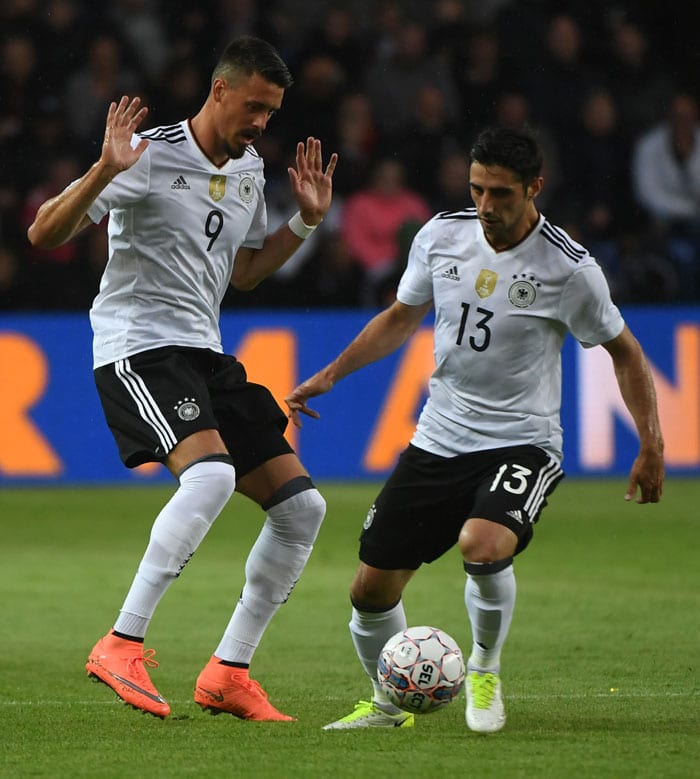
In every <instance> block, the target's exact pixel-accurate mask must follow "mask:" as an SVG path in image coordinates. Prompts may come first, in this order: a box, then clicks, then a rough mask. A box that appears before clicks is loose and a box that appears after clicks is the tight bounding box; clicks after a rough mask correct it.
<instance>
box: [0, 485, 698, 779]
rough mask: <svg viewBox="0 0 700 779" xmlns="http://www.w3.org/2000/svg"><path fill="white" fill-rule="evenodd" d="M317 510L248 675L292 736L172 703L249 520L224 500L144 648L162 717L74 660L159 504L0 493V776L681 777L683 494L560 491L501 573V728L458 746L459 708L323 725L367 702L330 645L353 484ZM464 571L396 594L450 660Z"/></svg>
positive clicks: (684, 771)
mask: <svg viewBox="0 0 700 779" xmlns="http://www.w3.org/2000/svg"><path fill="white" fill-rule="evenodd" d="M321 488H322V491H323V493H324V495H325V496H326V499H327V501H328V515H327V518H326V522H325V524H324V526H323V528H322V530H321V534H320V536H319V539H318V542H317V544H316V548H315V550H314V553H313V556H312V558H311V560H310V562H309V564H308V566H307V569H306V572H305V574H304V576H303V577H302V578H301V581H300V582H299V584H298V585H297V588H296V590H295V592H294V593H293V595H292V597H291V598H290V600H289V602H288V603H287V604H286V605H285V606H283V607H282V608H281V609H280V611H279V612H278V614H277V616H276V617H275V619H274V620H273V622H272V624H271V626H270V628H269V630H268V632H267V634H266V635H265V637H264V640H263V642H262V644H261V646H260V648H259V649H258V652H257V655H256V657H255V659H254V662H253V667H252V669H251V670H252V675H253V676H254V677H255V678H257V679H258V680H260V681H261V683H262V684H263V685H264V687H265V688H266V689H267V691H268V693H269V695H270V699H271V700H272V702H273V703H275V704H276V705H278V706H279V707H280V708H281V709H282V710H283V711H285V712H289V713H290V714H293V715H295V716H296V717H298V722H295V723H289V724H288V723H250V722H242V721H240V720H237V719H234V718H233V717H230V716H227V715H221V716H218V717H212V716H210V715H206V714H204V713H203V712H201V711H200V709H199V708H198V707H197V706H196V705H195V704H194V702H193V700H192V689H193V684H194V680H195V678H196V676H197V674H198V673H199V670H200V669H201V667H202V666H203V665H204V663H205V662H206V661H207V659H208V658H209V656H210V654H211V653H212V652H213V650H214V648H215V647H216V645H217V643H218V640H219V637H220V634H221V632H222V631H223V629H224V627H225V625H226V623H227V621H228V618H229V616H230V613H231V610H232V608H233V605H234V603H235V600H236V598H237V595H238V593H239V592H240V588H241V585H242V576H243V563H244V558H245V554H246V552H247V550H248V549H249V547H250V545H251V543H252V540H253V539H254V537H255V534H256V533H257V529H258V527H259V524H260V519H261V514H260V512H259V510H258V509H257V508H256V507H254V506H252V504H250V503H247V502H246V501H245V499H243V498H240V497H235V498H234V499H233V500H232V502H231V504H230V505H229V507H227V509H226V511H225V512H224V514H223V515H222V516H221V517H220V518H219V520H218V521H217V523H216V525H215V526H214V528H213V529H212V531H211V532H210V534H209V536H208V537H207V538H206V539H205V541H204V543H203V544H202V546H201V547H200V549H199V551H198V552H197V554H196V555H195V556H194V557H193V559H192V561H191V562H190V564H189V565H188V567H187V568H186V570H185V571H184V573H183V575H182V577H181V578H180V580H178V581H177V582H176V583H175V584H174V586H173V587H172V588H171V589H170V590H169V592H168V593H167V594H166V596H165V598H164V599H163V601H162V602H161V605H160V607H159V609H158V611H157V613H156V616H155V618H154V620H153V623H152V625H151V629H150V631H149V635H148V637H147V646H153V647H155V648H156V649H157V651H158V655H157V657H158V660H159V661H160V667H159V668H158V669H157V670H155V671H153V672H152V678H153V680H154V682H155V684H156V686H157V687H158V688H159V690H160V691H161V693H162V694H163V695H164V696H165V697H166V698H167V699H168V700H169V701H170V704H171V706H172V709H173V713H172V715H171V716H170V717H169V718H168V719H167V720H165V721H161V720H158V719H156V718H153V717H150V716H148V715H143V714H141V713H139V712H136V711H134V710H133V709H131V708H129V707H127V706H125V705H124V704H122V703H121V702H119V701H118V700H117V699H116V697H115V696H114V694H113V693H112V692H111V691H110V690H109V689H108V688H106V687H105V686H104V685H100V684H92V683H91V682H90V681H88V679H87V678H86V676H85V672H84V663H85V659H86V656H87V653H88V651H89V650H90V648H91V646H92V644H93V643H94V642H95V640H96V639H97V638H98V637H99V636H100V635H101V634H102V633H104V632H105V631H106V630H107V629H108V628H109V627H110V626H111V622H112V620H113V619H114V617H115V615H116V612H117V609H118V608H119V606H120V605H121V602H122V599H123V597H124V595H125V593H126V590H127V588H128V586H129V583H130V581H131V578H132V575H133V572H134V570H135V567H136V565H137V563H138V560H139V558H140V556H141V553H142V551H143V548H144V546H145V543H146V540H147V535H148V532H149V529H150V525H151V521H152V519H153V517H154V516H155V514H156V513H157V511H158V510H159V508H160V506H161V505H162V503H163V502H164V500H165V498H166V496H167V494H168V490H167V489H164V488H162V487H158V488H154V487H148V488H119V489H113V488H89V489H88V488H81V489H67V488H66V489H53V488H52V489H39V488H22V489H8V488H5V489H2V490H0V532H1V533H2V536H1V539H2V540H1V542H0V543H1V546H0V549H1V550H2V552H1V556H0V559H1V561H2V564H1V565H0V594H1V603H2V617H1V620H2V621H1V624H2V644H1V647H2V659H1V660H0V664H1V665H0V667H1V669H2V670H1V672H0V776H1V777H3V778H4V777H23V776H32V777H53V778H55V777H59V778H60V777H115V779H116V778H117V777H119V778H122V777H149V779H154V778H159V777H164V778H165V777H168V778H170V777H214V776H221V777H246V778H247V777H261V778H263V779H266V778H267V777H270V779H272V778H273V777H274V778H275V779H279V778H281V779H286V778H289V779H296V778H297V777H299V779H315V778H316V777H318V778H319V779H320V778H321V777H323V778H324V779H326V778H327V777H335V779H345V778H346V777H347V778H348V779H350V778H354V777H358V778H359V777H363V778H364V777H372V776H383V777H420V778H421V779H434V777H438V776H454V777H475V778H476V777H479V779H489V778H490V777H494V778H498V779H501V777H503V779H517V778H519V777H522V778H523V779H531V778H532V779H535V778H536V779H546V778H549V777H551V778H552V779H560V778H565V779H585V778H586V777H596V779H600V777H612V778H613V779H621V778H623V777H629V778H630V779H645V778H647V777H648V778H649V779H652V777H653V778H654V779H657V778H663V779H671V778H674V777H677V778H678V779H690V778H691V777H700V675H699V673H698V669H699V666H700V627H699V625H700V621H699V615H700V574H699V573H698V571H699V570H700V566H699V564H698V553H697V549H698V531H699V530H700V520H699V518H698V506H700V482H699V481H696V480H692V479H675V480H669V481H668V483H667V486H666V491H665V495H664V499H663V501H662V503H660V504H659V505H658V506H637V505H633V504H628V503H625V502H624V501H623V499H622V498H623V494H624V488H625V485H624V483H623V482H622V481H619V480H611V481H602V480H601V481H593V480H581V481H575V480H570V481H568V482H566V481H565V482H564V483H563V484H562V485H561V486H560V487H559V489H558V490H557V492H556V494H555V495H554V496H553V497H552V499H551V501H550V506H549V507H548V508H547V509H546V511H545V513H544V515H543V518H542V521H541V522H540V524H539V525H538V527H537V530H536V533H535V541H534V542H533V544H532V545H531V546H530V548H529V549H528V551H527V552H526V553H525V554H524V555H522V556H521V557H520V558H518V559H517V561H516V574H517V577H518V603H517V607H516V613H515V618H514V621H513V627H512V629H511V634H510V637H509V640H508V643H507V645H506V648H505V650H504V655H503V669H502V678H503V688H504V696H505V702H506V708H507V713H508V722H507V724H506V727H505V729H504V730H503V731H502V732H501V733H498V734H494V735H491V736H479V735H477V734H473V733H470V732H469V731H468V730H467V728H466V725H465V723H464V699H463V694H462V695H461V696H460V698H458V700H457V701H456V702H455V703H453V704H451V705H450V706H449V707H447V708H446V709H444V710H443V711H439V712H437V713H434V714H429V715H425V716H423V717H419V718H417V722H416V727H415V728H413V729H407V730H397V731H386V730H383V729H380V730H379V731H377V732H366V731H346V732H324V731H322V730H321V726H322V725H324V724H325V723H327V722H329V721H331V720H333V719H336V718H338V717H340V716H342V715H344V714H347V713H348V712H349V711H351V710H352V707H353V705H354V704H355V703H356V702H357V701H358V700H359V699H360V698H366V697H367V695H368V694H369V685H368V683H367V681H366V679H365V678H364V677H363V672H362V671H361V669H360V666H359V663H358V662H357V659H356V657H355V654H354V651H353V648H352V643H351V640H350V637H349V633H348V629H347V622H348V619H349V615H350V610H349V602H348V596H347V589H348V584H349V582H350V579H351V577H352V574H353V572H354V569H355V565H356V560H357V535H358V531H359V527H360V525H361V523H362V521H363V519H364V517H365V514H366V511H367V508H368V506H369V504H370V503H371V500H372V498H373V496H374V494H375V492H376V489H377V485H373V484H367V485H365V484H356V485H341V484H323V485H321ZM463 588H464V573H463V571H462V567H461V561H460V559H459V554H458V553H457V551H456V550H452V551H451V552H450V553H449V554H447V555H446V556H445V557H444V558H442V559H441V560H440V561H438V562H437V563H435V564H433V565H430V566H425V567H424V568H423V569H421V570H420V571H419V572H418V573H417V575H416V576H415V578H414V579H413V581H412V582H411V583H410V584H409V586H408V588H407V590H406V592H405V598H404V601H405V606H406V610H407V614H408V620H409V624H426V623H427V624H435V625H437V626H439V627H441V628H443V629H444V630H446V631H447V632H449V633H450V634H451V635H453V636H454V637H455V638H456V639H457V640H458V641H459V643H460V644H461V646H462V648H463V649H464V651H465V654H468V650H469V645H470V636H469V628H468V622H467V619H466V614H465V609H464V603H463Z"/></svg>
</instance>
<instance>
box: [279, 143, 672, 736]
mask: <svg viewBox="0 0 700 779" xmlns="http://www.w3.org/2000/svg"><path fill="white" fill-rule="evenodd" d="M541 166H542V157H541V153H540V150H539V148H538V146H537V144H536V141H535V140H534V138H533V137H532V136H531V135H530V134H528V133H525V132H515V131H510V130H504V129H488V130H485V131H484V132H483V133H481V134H480V136H479V137H478V139H477V141H476V142H475V144H474V146H473V148H472V150H471V166H470V188H471V195H472V199H473V201H474V204H475V208H467V209H465V210H464V211H458V212H453V213H441V214H438V215H436V216H435V217H434V218H433V219H431V220H430V221H429V222H428V223H427V224H426V225H424V227H423V228H422V229H421V230H420V231H419V232H418V234H417V235H416V237H415V239H414V241H413V244H412V247H411V251H410V254H409V259H408V265H407V268H406V271H405V273H404V275H403V277H402V279H401V282H400V284H399V288H398V292H397V296H396V297H397V299H396V301H395V302H394V303H393V304H392V305H390V306H389V307H388V308H387V309H386V310H384V311H383V312H381V313H380V314H378V315H377V316H375V317H374V318H373V319H372V320H371V321H370V322H369V323H368V324H367V325H366V326H365V327H364V329H363V330H362V331H361V332H360V334H359V335H358V336H357V337H356V338H355V339H354V340H353V341H352V343H351V344H350V345H349V346H348V347H347V348H346V349H345V350H344V351H343V352H342V353H341V354H340V355H339V356H338V357H337V358H336V359H335V360H334V361H333V362H331V363H330V364H329V365H328V366H326V367H325V368H323V369H322V370H321V371H319V372H318V373H316V374H315V375H314V376H312V377H311V378H310V379H308V380H307V381H305V382H304V383H303V384H301V385H300V386H299V387H297V389H295V390H294V391H293V392H292V393H291V395H289V397H288V398H287V405H288V406H289V409H290V412H291V416H292V419H293V421H294V424H296V425H297V426H300V424H301V422H300V417H299V414H300V412H303V413H305V414H307V415H309V416H311V417H314V418H318V412H316V411H315V410H313V409H311V408H310V407H309V406H308V405H307V403H308V400H309V399H310V398H312V397H314V396H317V395H320V394H322V393H324V392H328V391H329V390H330V389H331V388H332V387H333V385H334V384H335V383H336V382H338V381H339V380H340V379H342V378H343V377H344V376H347V375H348V374H349V373H352V372H353V371H356V370H358V369H359V368H361V367H362V366H364V365H367V364H368V363H371V362H373V361H375V360H379V359H381V358H382V357H384V356H385V355H387V354H389V353H391V352H392V351H394V350H395V349H397V348H399V347H400V346H401V345H402V344H403V343H404V342H405V341H406V340H407V339H408V338H409V337H410V336H411V334H412V333H414V332H415V330H416V329H417V328H418V326H419V324H420V323H421V321H422V320H423V318H424V316H425V315H426V314H427V313H428V311H429V310H430V308H431V307H433V308H434V309H435V323H434V344H435V345H434V354H435V363H436V367H435V371H434V373H433V374H432V377H431V379H430V383H429V394H428V399H427V400H426V403H425V405H424V407H423V410H422V412H421V414H420V418H419V420H418V425H417V428H416V430H415V433H414V435H413V438H412V440H411V442H410V444H409V445H408V447H407V448H406V450H405V451H404V452H403V453H402V454H401V457H400V459H399V462H398V464H397V466H396V468H395V469H394V471H393V473H392V474H391V476H390V477H389V479H388V481H387V482H386V484H385V485H384V487H383V489H382V490H381V492H380V494H379V496H378V497H377V499H376V501H375V503H374V504H373V505H372V507H371V508H370V510H369V513H368V515H367V518H366V520H365V523H364V525H363V530H362V533H361V536H360V552H359V557H360V564H359V568H358V570H357V573H356V575H355V578H354V579H353V581H352V584H351V587H350V597H351V601H352V607H353V608H352V616H351V620H350V633H351V636H352V640H353V642H354V645H355V649H356V650H357V654H358V657H359V659H360V662H361V664H362V666H363V668H364V669H365V671H366V672H367V674H368V676H369V677H370V680H371V682H372V686H373V695H372V697H371V698H370V699H369V700H368V701H361V702H360V703H358V704H357V706H356V707H355V710H354V711H353V712H351V713H350V714H349V715H347V716H345V717H343V718H342V719H340V720H338V721H336V722H332V723H330V724H329V725H326V729H342V728H360V727H410V726H412V725H413V722H414V717H413V714H410V713H407V712H404V711H400V710H399V709H398V708H396V707H395V706H393V705H392V704H391V703H390V701H389V700H388V699H387V698H386V696H385V695H384V694H383V693H382V691H381V689H380V687H379V685H378V684H377V681H376V676H375V672H376V666H377V658H378V656H379V653H380V650H381V648H382V646H383V645H384V643H385V642H386V640H387V639H388V638H389V637H390V636H391V635H393V634H394V633H397V632H398V631H399V630H403V629H404V628H406V625H407V622H406V617H405V614H404V609H403V606H402V601H401V597H402V592H403V589H404V587H405V586H406V584H407V583H408V581H409V580H410V579H411V577H412V576H413V574H414V573H415V571H416V570H417V569H418V568H419V567H420V565H421V564H422V563H424V562H430V561H432V560H435V559H436V558H438V557H439V556H440V555H442V554H443V553H444V552H446V551H447V550H448V549H449V548H450V547H452V546H454V544H458V545H459V549H460V551H461V553H462V556H463V558H464V568H465V571H466V573H467V581H466V586H465V593H464V599H465V605H466V610H467V613H468V616H469V620H470V623H471V630H472V639H473V645H472V649H471V654H470V657H469V660H468V668H467V683H466V690H467V709H466V720H467V724H468V726H469V728H471V729H472V730H474V731H477V732H493V731H497V730H500V729H501V728H502V727H503V725H504V723H505V710H504V706H503V700H502V695H501V681H500V656H501V649H502V647H503V644H504V641H505V640H506V636H507V634H508V630H509V627H510V624H511V618H512V615H513V607H514V603H515V575H514V572H513V557H514V556H515V555H516V554H518V553H519V552H522V551H523V549H524V548H525V547H526V546H527V544H528V543H529V541H530V539H531V538H532V535H533V526H534V524H535V522H537V520H538V519H539V517H540V513H541V511H542V509H543V508H544V507H545V505H546V503H547V496H548V495H550V494H551V493H552V491H553V489H554V487H555V485H556V484H557V482H558V481H559V480H560V479H561V478H562V476H563V472H562V470H561V467H560V462H561V457H562V431H561V426H560V420H559V412H560V402H561V365H560V351H561V347H562V342H563V340H564V337H565V335H566V333H567V331H568V332H571V333H572V335H573V336H574V337H575V338H576V339H577V340H578V341H579V342H580V343H581V344H582V345H583V346H584V347H593V346H596V345H599V344H600V345H602V346H603V347H604V348H605V349H606V350H607V351H608V352H609V353H610V356H611V357H612V360H613V363H614V366H615V372H616V375H617V380H618V383H619V386H620V390H621V392H622V396H623V398H624V400H625V403H626V404H627V407H628V408H629V410H630V412H631V414H632V417H633V418H634V421H635V424H636V427H637V430H638V432H639V439H640V449H639V454H638V456H637V458H636V459H635V461H634V464H633V465H632V469H631V472H630V477H629V486H628V489H627V492H626V495H625V499H627V500H631V499H633V498H634V497H635V496H637V494H638V491H639V496H638V498H637V502H639V503H647V502H651V503H655V502H657V501H658V500H659V498H660V497H661V490H662V484H663V478H664V463H663V440H662V436H661V430H660V428H659V421H658V415H657V408H656V396H655V390H654V386H653V383H652V379H651V374H650V370H649V367H648V364H647V361H646V359H645V357H644V354H643V352H642V349H641V347H640V345H639V343H638V341H637V340H636V339H635V337H634V336H633V335H632V333H631V332H630V330H629V329H628V327H627V326H626V324H625V322H624V321H623V318H622V316H621V314H620V312H619V311H618V309H617V308H616V307H615V305H614V304H613V303H612V301H611V299H610V294H609V291H608V286H607V284H606V281H605V278H604V276H603V273H602V271H601V269H600V267H599V266H598V265H597V264H596V262H595V260H594V259H593V258H592V257H591V256H590V255H589V253H588V252H587V251H586V250H585V249H584V248H583V247H582V246H580V245H579V244H578V243H576V242H575V241H573V240H572V239H571V238H570V237H569V236H568V235H567V234H566V233H565V232H564V231H563V230H561V229H560V228H558V227H555V226H554V225H552V224H550V223H549V222H548V221H547V220H546V219H545V218H544V216H542V215H541V214H540V213H539V212H538V210H537V208H536V205H535V199H536V197H537V195H538V193H539V192H540V190H541V188H542V183H543V181H542V178H541V176H540V171H541Z"/></svg>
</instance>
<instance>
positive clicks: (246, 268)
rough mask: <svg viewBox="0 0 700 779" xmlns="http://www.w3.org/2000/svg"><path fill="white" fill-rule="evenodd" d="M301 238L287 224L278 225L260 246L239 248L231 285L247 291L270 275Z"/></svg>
mask: <svg viewBox="0 0 700 779" xmlns="http://www.w3.org/2000/svg"><path fill="white" fill-rule="evenodd" d="M302 243H303V239H302V238H299V237H298V236H297V235H295V234H294V233H293V232H292V231H291V230H290V229H289V226H288V225H287V224H284V225H282V226H281V227H279V228H278V229H277V230H276V231H275V232H274V233H271V234H270V235H268V236H267V237H266V238H265V242H264V243H263V245H262V248H260V249H257V250H250V251H247V252H246V251H245V250H240V251H239V253H238V254H237V255H236V262H235V263H234V266H233V274H232V276H231V285H232V286H234V287H235V288H236V289H239V290H242V291H244V292H245V291H249V290H251V289H254V288H255V287H257V286H258V284H260V282H261V281H263V279H266V278H267V277H268V276H271V275H272V274H273V273H274V272H275V271H276V270H278V269H279V268H281V267H282V266H283V265H284V263H285V262H287V260H288V259H289V258H290V257H291V256H292V254H294V252H295V251H296V250H297V249H298V248H299V247H300V246H301V244H302Z"/></svg>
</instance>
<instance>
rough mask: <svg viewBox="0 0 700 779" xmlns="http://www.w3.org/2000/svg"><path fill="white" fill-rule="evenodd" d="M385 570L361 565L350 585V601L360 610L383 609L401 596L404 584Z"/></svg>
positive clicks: (390, 605) (393, 603) (389, 606)
mask: <svg viewBox="0 0 700 779" xmlns="http://www.w3.org/2000/svg"><path fill="white" fill-rule="evenodd" d="M383 573H384V572H379V571H374V570H370V569H368V568H366V567H365V566H360V568H359V569H358V571H357V573H356V574H355V578H354V579H353V581H352V584H351V585H350V601H351V602H352V605H353V606H354V607H355V608H356V609H359V610H360V611H383V610H384V609H388V608H391V607H392V606H393V605H395V604H396V602H397V601H398V600H399V599H400V598H401V592H402V590H403V586H401V585H400V584H399V583H397V582H396V581H394V580H393V579H392V578H391V577H389V576H386V575H383Z"/></svg>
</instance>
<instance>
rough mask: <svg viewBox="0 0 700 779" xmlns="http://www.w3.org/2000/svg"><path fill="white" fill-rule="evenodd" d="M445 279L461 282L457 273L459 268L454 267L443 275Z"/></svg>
mask: <svg viewBox="0 0 700 779" xmlns="http://www.w3.org/2000/svg"><path fill="white" fill-rule="evenodd" d="M442 277H443V279H450V280H451V281H459V280H460V278H459V273H457V266H456V265H453V266H452V267H451V268H450V269H449V270H446V271H445V272H444V273H443V274H442Z"/></svg>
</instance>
